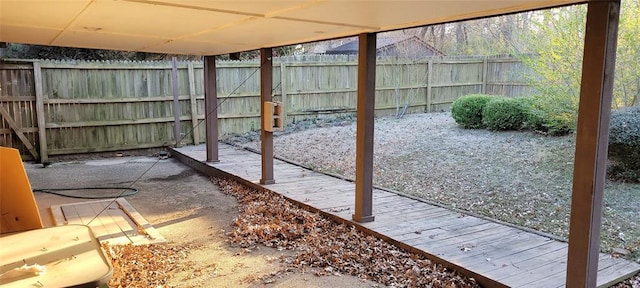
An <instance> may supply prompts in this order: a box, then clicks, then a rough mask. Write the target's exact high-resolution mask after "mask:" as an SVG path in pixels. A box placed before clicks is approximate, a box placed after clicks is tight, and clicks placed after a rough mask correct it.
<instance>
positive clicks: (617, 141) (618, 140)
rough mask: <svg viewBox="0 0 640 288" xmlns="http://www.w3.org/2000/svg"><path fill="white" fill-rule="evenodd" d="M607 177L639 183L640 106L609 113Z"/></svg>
mask: <svg viewBox="0 0 640 288" xmlns="http://www.w3.org/2000/svg"><path fill="white" fill-rule="evenodd" d="M610 126H611V128H610V131H609V159H610V160H611V165H610V167H609V175H610V176H611V177H612V178H613V179H617V180H622V181H629V182H640V106H636V107H631V108H623V109H618V110H615V111H613V112H611V123H610Z"/></svg>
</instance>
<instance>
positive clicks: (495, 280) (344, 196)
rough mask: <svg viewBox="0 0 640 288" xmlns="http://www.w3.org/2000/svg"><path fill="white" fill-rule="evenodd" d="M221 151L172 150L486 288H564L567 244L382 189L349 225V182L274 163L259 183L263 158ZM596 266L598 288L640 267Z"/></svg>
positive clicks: (605, 258)
mask: <svg viewBox="0 0 640 288" xmlns="http://www.w3.org/2000/svg"><path fill="white" fill-rule="evenodd" d="M219 151H220V162H219V163H204V161H205V160H206V152H205V146H204V145H198V146H187V147H182V148H177V149H174V156H175V157H176V158H178V159H179V160H181V161H183V162H184V163H185V164H187V165H189V166H191V167H193V168H195V169H197V170H199V171H201V172H203V173H206V174H209V175H217V176H226V177H231V178H234V179H236V180H239V181H241V182H244V183H245V184H247V185H250V186H252V187H255V188H259V189H266V190H270V191H273V192H276V193H278V194H281V195H283V196H285V197H287V198H289V199H291V200H293V201H295V202H298V203H299V204H301V205H303V206H305V207H307V208H309V209H311V210H314V211H319V212H321V213H323V214H325V215H328V216H330V217H333V218H335V219H337V220H339V221H347V222H351V223H353V224H354V225H356V226H358V227H359V228H362V229H363V230H365V231H367V232H369V233H372V234H375V235H377V236H379V237H382V238H384V239H387V240H389V241H391V242H393V243H395V244H397V245H399V246H401V247H404V248H408V249H415V251H418V252H420V253H423V254H426V255H429V256H432V257H435V260H436V261H437V262H440V263H444V264H447V265H449V266H450V267H453V268H455V269H458V271H460V272H462V273H464V274H467V275H471V276H472V277H475V278H476V279H478V280H479V282H480V283H481V284H483V285H484V286H510V287H564V286H565V276H566V263H567V262H566V260H567V259H566V258H567V248H568V245H567V243H565V242H562V241H557V240H554V239H552V238H549V237H546V236H543V235H540V234H537V233H532V232H528V231H525V230H523V229H518V228H514V227H512V226H508V225H503V224H500V223H497V222H493V221H491V220H487V219H482V218H478V217H474V216H469V215H465V214H462V213H460V212H456V211H451V210H448V209H445V208H442V207H438V206H435V205H431V204H429V203H425V202H422V201H419V200H416V199H412V198H409V197H406V196H402V195H398V194H395V193H392V192H388V191H382V190H375V191H374V195H373V205H374V206H373V209H374V216H375V221H374V222H370V223H364V224H359V223H354V222H352V220H351V215H352V214H353V210H354V199H355V192H354V189H355V185H354V184H353V183H352V182H350V181H347V180H343V179H339V178H336V177H332V176H328V175H325V174H321V173H317V172H313V171H311V170H308V169H305V168H302V167H300V166H296V165H293V164H290V163H287V162H284V161H279V160H275V161H274V175H275V180H276V184H271V185H260V184H258V183H259V179H260V173H261V168H260V163H261V162H260V155H258V154H256V153H253V152H250V151H247V150H244V149H238V148H235V147H233V146H230V145H225V144H220V150H219ZM599 261H600V262H599V269H598V270H599V273H598V287H608V286H609V285H611V284H614V283H617V282H619V281H620V280H622V279H625V278H627V277H629V276H631V275H633V274H635V273H636V272H638V271H640V264H638V263H635V262H631V261H626V260H622V259H617V258H612V257H611V256H610V255H607V254H602V253H601V254H600V259H599Z"/></svg>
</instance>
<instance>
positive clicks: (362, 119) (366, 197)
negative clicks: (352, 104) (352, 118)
mask: <svg viewBox="0 0 640 288" xmlns="http://www.w3.org/2000/svg"><path fill="white" fill-rule="evenodd" d="M375 100H376V33H363V34H360V35H358V103H357V108H356V109H357V119H356V125H357V128H356V203H355V214H353V216H352V218H353V220H354V221H356V222H361V223H363V222H371V221H373V220H374V216H373V125H374V120H375Z"/></svg>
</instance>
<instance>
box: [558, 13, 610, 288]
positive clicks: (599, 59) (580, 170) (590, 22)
mask: <svg viewBox="0 0 640 288" xmlns="http://www.w3.org/2000/svg"><path fill="white" fill-rule="evenodd" d="M587 7H588V8H587V24H586V35H585V41H584V42H585V43H584V56H583V57H584V60H583V64H582V65H583V66H582V83H581V87H580V105H579V110H578V128H577V137H576V152H575V164H574V172H573V193H572V198H571V220H570V226H569V255H568V261H567V283H566V284H567V285H566V286H567V287H569V288H571V287H596V284H597V282H596V281H597V276H598V254H599V250H600V249H599V248H600V229H601V220H602V198H603V191H604V183H605V171H606V164H607V163H606V162H607V145H608V140H609V139H608V138H609V115H610V112H611V98H612V94H613V80H614V70H615V53H616V41H617V33H618V21H619V11H620V1H602V2H589V4H588V6H587Z"/></svg>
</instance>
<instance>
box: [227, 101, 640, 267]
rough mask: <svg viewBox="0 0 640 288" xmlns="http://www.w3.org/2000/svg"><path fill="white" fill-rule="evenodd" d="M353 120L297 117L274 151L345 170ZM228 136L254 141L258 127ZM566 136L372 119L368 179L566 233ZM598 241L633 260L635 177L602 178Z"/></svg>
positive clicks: (420, 117) (637, 220)
mask: <svg viewBox="0 0 640 288" xmlns="http://www.w3.org/2000/svg"><path fill="white" fill-rule="evenodd" d="M355 131H356V125H355V122H354V121H353V119H351V118H346V119H339V120H338V121H333V122H327V121H320V122H308V121H307V122H302V123H297V124H295V125H292V127H289V128H288V129H287V130H286V131H284V132H281V133H278V134H276V137H275V140H274V149H275V154H276V156H278V157H282V158H286V159H289V160H293V161H296V162H298V163H302V164H303V165H306V166H308V167H310V168H313V169H316V170H318V171H322V172H330V173H337V174H341V175H343V176H346V177H349V178H353V177H354V174H355V135H356V134H355ZM229 141H230V142H232V143H234V144H237V145H241V146H245V147H250V148H254V149H259V145H260V142H259V141H258V134H257V133H253V134H247V135H243V136H241V137H234V138H232V139H230V140H229ZM574 150H575V135H570V136H564V137H548V136H544V135H539V134H536V133H532V132H516V131H512V132H491V131H487V130H467V129H462V128H459V127H458V126H457V125H456V124H455V122H454V121H453V119H452V118H451V115H450V114H449V113H428V114H411V115H405V116H404V117H403V118H401V119H397V118H392V117H386V118H378V119H376V122H375V141H374V183H375V184H376V185H378V186H381V187H385V188H389V189H393V190H397V191H400V192H403V193H407V194H410V195H413V196H417V197H420V198H423V199H427V200H430V201H434V202H438V203H441V204H443V205H446V206H449V207H453V208H457V209H461V210H466V211H470V212H474V213H477V214H481V215H484V216H487V217H491V218H494V219H498V220H502V221H506V222H509V223H512V224H516V225H521V226H525V227H529V228H532V229H535V230H539V231H541V232H545V233H549V234H553V235H556V236H558V237H560V238H561V239H566V238H567V237H568V220H569V213H570V204H571V185H572V174H573V160H574V159H573V156H574ZM601 240H602V249H603V251H605V252H611V251H612V250H613V249H614V248H623V249H626V250H628V251H630V254H629V255H627V256H626V257H627V258H629V259H633V260H636V261H639V262H640V184H625V183H613V182H608V183H607V184H606V190H605V204H604V218H603V223H602V236H601Z"/></svg>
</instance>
